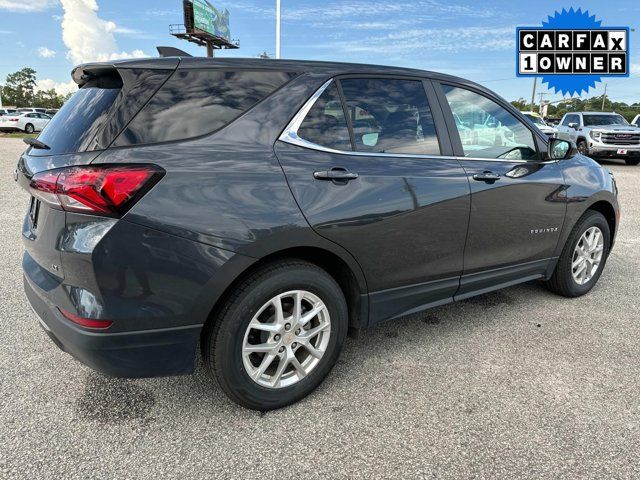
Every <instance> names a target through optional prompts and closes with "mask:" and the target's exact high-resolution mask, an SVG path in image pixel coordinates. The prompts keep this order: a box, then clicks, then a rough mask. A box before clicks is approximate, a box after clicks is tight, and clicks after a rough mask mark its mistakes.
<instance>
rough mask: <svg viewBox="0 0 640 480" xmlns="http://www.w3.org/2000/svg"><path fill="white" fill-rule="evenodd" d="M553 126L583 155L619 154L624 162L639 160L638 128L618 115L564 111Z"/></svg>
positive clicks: (630, 162)
mask: <svg viewBox="0 0 640 480" xmlns="http://www.w3.org/2000/svg"><path fill="white" fill-rule="evenodd" d="M556 128H557V130H558V133H557V136H558V138H561V139H563V140H572V141H574V142H575V143H576V145H577V146H578V151H579V152H580V153H582V154H583V155H589V156H592V157H622V158H624V160H625V162H626V163H627V165H638V164H639V163H640V128H639V127H637V126H635V125H631V124H629V122H627V121H626V120H625V119H624V117H623V116H622V115H620V114H617V113H605V112H575V113H574V112H572V113H567V114H565V116H564V117H562V121H561V122H560V124H559V125H558V126H557V127H556Z"/></svg>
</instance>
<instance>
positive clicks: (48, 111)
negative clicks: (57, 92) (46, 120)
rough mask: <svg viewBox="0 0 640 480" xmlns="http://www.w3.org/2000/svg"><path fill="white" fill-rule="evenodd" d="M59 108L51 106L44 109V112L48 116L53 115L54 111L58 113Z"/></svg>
mask: <svg viewBox="0 0 640 480" xmlns="http://www.w3.org/2000/svg"><path fill="white" fill-rule="evenodd" d="M59 110H60V109H59V108H51V109H48V110H46V111H45V112H44V113H46V114H47V115H49V116H50V117H53V116H54V115H55V114H56V113H58V111H59Z"/></svg>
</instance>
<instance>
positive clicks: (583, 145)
mask: <svg viewBox="0 0 640 480" xmlns="http://www.w3.org/2000/svg"><path fill="white" fill-rule="evenodd" d="M576 146H577V147H578V152H579V153H580V154H581V155H589V146H588V145H587V142H586V141H585V140H578V143H577V144H576Z"/></svg>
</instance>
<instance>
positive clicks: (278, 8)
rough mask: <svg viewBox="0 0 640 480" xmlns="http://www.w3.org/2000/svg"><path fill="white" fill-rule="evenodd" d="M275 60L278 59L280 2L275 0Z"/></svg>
mask: <svg viewBox="0 0 640 480" xmlns="http://www.w3.org/2000/svg"><path fill="white" fill-rule="evenodd" d="M276 58H280V0H276Z"/></svg>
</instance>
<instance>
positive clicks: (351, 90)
mask: <svg viewBox="0 0 640 480" xmlns="http://www.w3.org/2000/svg"><path fill="white" fill-rule="evenodd" d="M340 83H341V85H342V90H343V92H344V97H345V101H346V103H347V107H348V111H349V116H350V117H351V118H350V119H351V123H352V126H353V133H354V136H355V148H356V150H358V151H363V152H380V153H405V154H414V155H438V154H440V146H439V144H438V137H437V135H436V128H435V124H434V122H433V117H432V116H431V109H430V108H429V103H428V101H427V95H426V93H425V91H424V87H423V85H422V82H420V81H418V80H392V79H370V78H367V79H365V78H363V79H348V80H341V82H340Z"/></svg>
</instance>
